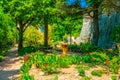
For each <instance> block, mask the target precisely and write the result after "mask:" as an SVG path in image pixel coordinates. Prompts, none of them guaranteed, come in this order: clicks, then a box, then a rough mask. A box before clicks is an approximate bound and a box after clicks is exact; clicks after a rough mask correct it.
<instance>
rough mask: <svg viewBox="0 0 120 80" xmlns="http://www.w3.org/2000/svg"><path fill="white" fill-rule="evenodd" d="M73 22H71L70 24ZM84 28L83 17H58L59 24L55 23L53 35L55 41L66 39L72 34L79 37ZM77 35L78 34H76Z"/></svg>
mask: <svg viewBox="0 0 120 80" xmlns="http://www.w3.org/2000/svg"><path fill="white" fill-rule="evenodd" d="M70 23H71V24H70ZM81 28H82V19H81V18H79V19H78V20H72V19H71V17H70V16H68V17H64V18H62V19H57V24H54V25H53V32H54V33H53V36H52V39H53V40H54V41H57V40H61V41H63V40H64V41H65V40H66V38H67V37H68V35H70V34H72V35H74V36H75V37H77V36H78V35H79V33H80V31H81ZM76 35H77V36H76Z"/></svg>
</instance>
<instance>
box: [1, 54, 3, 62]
mask: <svg viewBox="0 0 120 80" xmlns="http://www.w3.org/2000/svg"><path fill="white" fill-rule="evenodd" d="M2 59H3V55H1V54H0V62H1V61H2Z"/></svg>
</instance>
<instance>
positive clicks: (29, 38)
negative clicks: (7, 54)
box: [24, 26, 43, 46]
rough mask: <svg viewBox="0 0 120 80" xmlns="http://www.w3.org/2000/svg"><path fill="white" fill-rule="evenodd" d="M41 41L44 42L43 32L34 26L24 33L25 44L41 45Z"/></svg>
mask: <svg viewBox="0 0 120 80" xmlns="http://www.w3.org/2000/svg"><path fill="white" fill-rule="evenodd" d="M41 43H43V33H41V32H40V31H39V29H37V28H36V27H33V26H31V27H29V28H27V29H26V31H25V33H24V45H25V46H33V45H40V44H41Z"/></svg>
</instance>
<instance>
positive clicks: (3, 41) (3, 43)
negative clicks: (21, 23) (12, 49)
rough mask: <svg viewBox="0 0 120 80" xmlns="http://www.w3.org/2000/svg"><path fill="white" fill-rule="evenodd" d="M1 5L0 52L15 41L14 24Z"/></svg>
mask: <svg viewBox="0 0 120 80" xmlns="http://www.w3.org/2000/svg"><path fill="white" fill-rule="evenodd" d="M3 10H4V9H3V7H0V52H2V51H4V50H5V49H6V48H7V47H8V46H9V45H12V44H14V43H15V41H16V37H15V34H14V33H15V31H16V29H15V25H14V23H13V20H12V19H11V18H10V16H9V15H8V14H5V13H4V11H3Z"/></svg>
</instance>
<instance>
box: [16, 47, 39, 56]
mask: <svg viewBox="0 0 120 80" xmlns="http://www.w3.org/2000/svg"><path fill="white" fill-rule="evenodd" d="M37 50H38V49H37V48H36V47H34V46H29V47H23V48H22V49H21V50H20V51H19V52H18V53H19V55H20V56H23V55H25V54H28V53H31V52H36V51H37Z"/></svg>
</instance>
